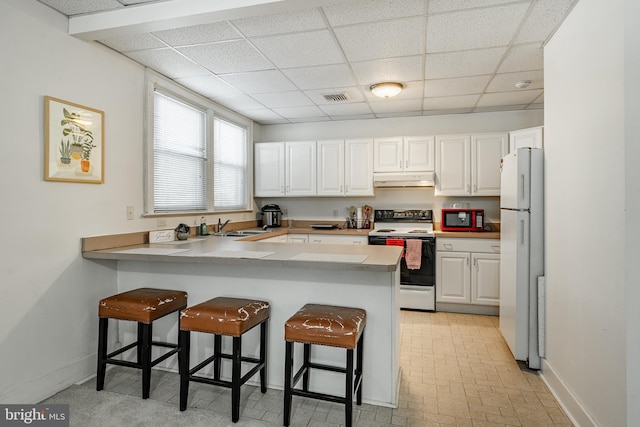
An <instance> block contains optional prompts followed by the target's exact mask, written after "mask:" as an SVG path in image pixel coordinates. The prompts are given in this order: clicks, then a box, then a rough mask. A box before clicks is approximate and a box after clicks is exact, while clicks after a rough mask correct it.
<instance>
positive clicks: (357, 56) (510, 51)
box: [39, 0, 578, 124]
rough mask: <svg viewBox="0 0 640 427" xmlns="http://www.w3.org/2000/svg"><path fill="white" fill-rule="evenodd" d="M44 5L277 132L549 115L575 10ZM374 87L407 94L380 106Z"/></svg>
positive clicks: (471, 0)
mask: <svg viewBox="0 0 640 427" xmlns="http://www.w3.org/2000/svg"><path fill="white" fill-rule="evenodd" d="M39 1H40V2H41V3H44V4H46V5H48V6H49V7H51V8H53V9H55V10H57V11H59V12H60V13H62V14H64V15H66V16H68V17H69V23H70V26H69V28H70V30H69V32H70V34H72V35H74V36H77V37H80V38H83V39H86V40H96V41H98V42H100V43H103V44H105V45H106V46H109V47H110V48H112V49H114V50H116V51H118V52H120V53H122V54H123V55H126V56H128V57H130V58H132V59H133V60H135V61H137V62H139V63H140V64H142V65H144V66H146V67H149V68H151V69H153V70H155V71H157V72H159V73H161V74H164V75H165V76H167V77H169V78H171V79H173V80H175V81H176V82H178V83H180V84H182V85H183V86H186V87H187V88H190V89H191V90H193V91H195V92H197V93H200V94H201V95H203V96H205V97H207V98H210V99H212V100H214V101H216V102H217V103H219V104H222V105H224V106H226V107H228V108H230V109H232V110H234V111H237V112H239V113H240V114H242V115H245V116H247V117H249V118H251V119H253V120H255V121H256V122H259V123H262V124H279V123H297V122H311V121H328V120H346V119H366V118H381V117H396V116H416V115H434V114H452V113H472V112H485V111H504V110H525V109H540V108H543V92H544V82H543V46H544V44H545V42H546V41H548V39H549V38H550V37H551V36H552V35H553V33H554V32H555V30H556V29H557V28H558V26H559V25H560V24H561V23H562V21H563V20H564V18H565V17H566V16H567V14H568V13H569V11H570V10H571V8H572V7H573V5H574V4H575V3H576V2H577V1H578V0H520V1H514V0H344V1H336V0H332V1H326V0H325V1H322V0H243V1H238V2H229V1H224V0H163V1H159V0H84V1H69V0H39ZM225 3H226V4H225ZM234 3H235V4H236V5H235V6H229V4H231V5H234ZM520 80H530V81H531V85H530V86H529V87H527V88H525V89H517V88H516V87H515V83H516V82H518V81H520ZM382 81H396V82H400V83H402V84H403V85H404V86H405V88H404V90H403V91H402V92H401V93H400V94H399V95H398V96H396V97H394V98H390V99H386V100H385V99H380V98H376V97H375V96H373V95H372V94H371V93H370V92H369V86H371V85H372V84H374V83H378V82H382ZM342 93H346V94H348V97H349V99H348V100H346V101H327V100H326V99H325V98H324V95H328V94H342Z"/></svg>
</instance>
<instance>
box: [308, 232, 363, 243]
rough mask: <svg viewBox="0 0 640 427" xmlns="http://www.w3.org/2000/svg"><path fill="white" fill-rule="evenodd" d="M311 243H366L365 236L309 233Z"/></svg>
mask: <svg viewBox="0 0 640 427" xmlns="http://www.w3.org/2000/svg"><path fill="white" fill-rule="evenodd" d="M309 243H329V244H334V245H366V244H368V239H367V237H365V236H337V235H335V234H309Z"/></svg>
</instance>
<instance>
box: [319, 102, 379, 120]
mask: <svg viewBox="0 0 640 427" xmlns="http://www.w3.org/2000/svg"><path fill="white" fill-rule="evenodd" d="M320 108H322V110H323V111H324V112H325V113H327V114H328V115H329V116H331V117H334V116H361V115H366V114H371V109H370V108H369V106H368V105H367V104H365V103H364V102H360V103H355V104H341V105H335V104H332V105H321V106H320Z"/></svg>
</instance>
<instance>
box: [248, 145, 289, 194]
mask: <svg viewBox="0 0 640 427" xmlns="http://www.w3.org/2000/svg"><path fill="white" fill-rule="evenodd" d="M284 157H285V154H284V142H265V143H260V144H254V156H253V162H254V165H255V167H254V181H255V185H254V193H255V195H256V196H258V197H279V196H280V197H281V196H284V194H285V192H284V190H285V188H284V176H285V163H284Z"/></svg>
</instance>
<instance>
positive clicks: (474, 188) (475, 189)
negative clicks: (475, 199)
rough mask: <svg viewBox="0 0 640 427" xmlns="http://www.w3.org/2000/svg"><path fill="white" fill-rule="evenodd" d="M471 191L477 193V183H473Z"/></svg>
mask: <svg viewBox="0 0 640 427" xmlns="http://www.w3.org/2000/svg"><path fill="white" fill-rule="evenodd" d="M473 192H474V193H477V192H478V186H477V185H475V184H473Z"/></svg>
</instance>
